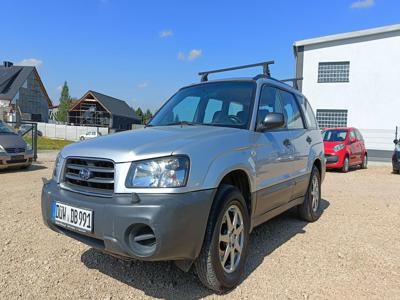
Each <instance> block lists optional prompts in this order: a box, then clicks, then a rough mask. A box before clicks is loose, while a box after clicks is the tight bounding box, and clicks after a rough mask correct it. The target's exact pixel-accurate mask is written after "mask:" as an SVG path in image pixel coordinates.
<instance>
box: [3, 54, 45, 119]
mask: <svg viewBox="0 0 400 300" xmlns="http://www.w3.org/2000/svg"><path fill="white" fill-rule="evenodd" d="M51 107H52V102H51V100H50V98H49V95H48V94H47V92H46V89H45V87H44V85H43V83H42V80H41V79H40V76H39V73H38V71H37V70H36V68H35V67H27V66H14V65H13V63H11V62H4V63H3V65H1V66H0V120H5V121H18V122H19V121H35V122H48V120H49V108H51Z"/></svg>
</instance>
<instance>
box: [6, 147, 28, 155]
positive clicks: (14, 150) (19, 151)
mask: <svg viewBox="0 0 400 300" xmlns="http://www.w3.org/2000/svg"><path fill="white" fill-rule="evenodd" d="M4 150H6V152H7V153H9V154H16V153H23V152H25V148H5V149H4Z"/></svg>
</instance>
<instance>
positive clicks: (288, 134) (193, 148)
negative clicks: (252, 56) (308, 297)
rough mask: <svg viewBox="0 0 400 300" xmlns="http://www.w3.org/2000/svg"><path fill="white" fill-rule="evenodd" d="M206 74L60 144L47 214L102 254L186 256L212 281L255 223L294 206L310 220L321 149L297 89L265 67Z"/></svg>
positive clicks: (233, 265) (217, 281) (317, 205)
mask: <svg viewBox="0 0 400 300" xmlns="http://www.w3.org/2000/svg"><path fill="white" fill-rule="evenodd" d="M264 69H266V66H265V64H264ZM207 75H208V74H207ZM207 75H206V76H204V74H203V78H202V82H201V83H199V84H194V85H190V86H187V87H184V88H182V89H180V90H179V91H178V92H177V93H176V94H175V95H173V96H172V97H171V98H170V99H169V100H168V101H167V102H166V104H164V105H163V107H162V108H161V109H160V110H159V111H158V112H157V114H156V115H155V116H154V117H153V119H152V120H151V121H150V123H149V124H148V125H147V126H146V128H144V129H138V130H134V131H127V132H121V133H116V134H113V135H109V136H104V137H100V138H98V139H94V140H88V141H84V142H82V143H76V144H72V145H69V146H67V147H65V148H64V149H63V150H62V151H61V153H60V155H59V156H58V158H57V161H56V164H55V168H54V173H53V178H52V179H51V180H50V181H49V182H47V183H45V184H44V186H43V193H42V213H43V220H44V222H45V224H46V225H47V226H48V227H49V228H51V229H52V230H54V231H56V232H59V233H62V234H65V235H67V236H69V237H72V238H74V239H77V240H79V241H81V242H83V243H85V244H88V245H90V246H92V247H95V248H98V249H101V250H102V251H105V252H108V253H111V254H117V255H119V256H125V257H128V258H135V259H140V260H146V261H159V260H174V261H175V263H176V265H177V266H178V267H179V268H181V269H182V270H185V271H188V270H189V269H190V268H191V266H192V265H194V267H195V269H196V272H197V274H198V277H199V278H200V280H201V281H202V283H203V284H204V285H205V286H207V287H208V288H210V289H213V290H215V291H220V292H221V291H226V290H229V289H231V288H233V287H235V286H236V285H237V284H238V283H239V282H240V280H241V276H242V275H243V272H244V267H245V261H246V256H247V254H248V250H249V249H248V248H249V246H250V243H249V242H250V240H249V234H250V233H251V231H252V230H253V228H254V227H256V226H257V225H260V224H262V223H264V222H265V221H267V220H269V219H271V218H273V217H274V216H276V215H278V214H280V213H282V212H284V211H286V210H288V209H290V208H292V207H297V209H298V213H299V216H300V217H301V218H302V219H303V220H306V221H309V222H314V221H316V220H317V219H318V218H319V216H320V214H321V212H322V207H321V182H322V181H323V179H324V175H325V160H324V149H323V142H322V136H321V133H320V131H319V129H318V126H317V123H316V120H315V117H314V114H313V111H312V109H311V107H310V104H309V103H308V101H307V100H306V98H305V97H304V96H303V95H302V94H301V93H300V92H299V91H297V90H296V89H294V88H292V87H291V86H289V85H287V84H284V83H283V82H280V81H278V80H276V79H273V78H271V77H269V76H268V74H263V75H258V76H256V77H254V78H248V79H224V80H216V81H208V79H207Z"/></svg>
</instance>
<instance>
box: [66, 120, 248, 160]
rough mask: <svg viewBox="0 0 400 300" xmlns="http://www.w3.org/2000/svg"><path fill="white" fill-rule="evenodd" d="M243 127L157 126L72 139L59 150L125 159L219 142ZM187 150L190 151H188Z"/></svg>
mask: <svg viewBox="0 0 400 300" xmlns="http://www.w3.org/2000/svg"><path fill="white" fill-rule="evenodd" d="M243 131H244V130H243V129H235V128H227V127H214V126H187V125H183V126H180V125H178V126H158V127H147V128H143V129H138V130H133V131H125V132H120V133H115V134H111V135H107V136H103V137H98V138H95V139H91V140H87V141H83V142H78V143H74V144H71V145H68V146H66V147H65V148H64V149H63V150H62V156H63V157H69V156H84V157H98V158H106V159H111V160H113V161H114V162H117V163H118V162H128V161H133V160H141V159H147V158H153V157H162V156H167V155H171V154H173V153H174V152H175V153H182V152H184V149H185V147H186V146H188V145H191V146H193V144H199V145H200V144H202V146H206V147H207V146H208V147H209V146H211V145H212V144H213V143H214V145H215V143H221V141H223V139H226V138H230V139H232V136H231V135H234V134H237V133H238V132H243ZM188 154H189V153H188Z"/></svg>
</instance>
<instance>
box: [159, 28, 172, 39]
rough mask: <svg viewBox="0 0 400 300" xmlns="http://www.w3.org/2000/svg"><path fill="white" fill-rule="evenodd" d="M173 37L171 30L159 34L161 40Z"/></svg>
mask: <svg viewBox="0 0 400 300" xmlns="http://www.w3.org/2000/svg"><path fill="white" fill-rule="evenodd" d="M173 35H174V33H173V32H172V30H171V29H168V30H163V31H161V32H160V38H162V39H164V38H168V37H171V36H173Z"/></svg>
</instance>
